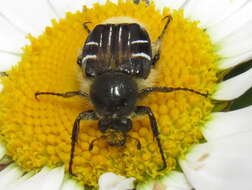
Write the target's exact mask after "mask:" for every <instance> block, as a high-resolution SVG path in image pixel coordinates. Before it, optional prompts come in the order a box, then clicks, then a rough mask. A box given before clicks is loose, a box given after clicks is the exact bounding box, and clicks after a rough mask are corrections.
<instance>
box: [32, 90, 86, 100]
mask: <svg viewBox="0 0 252 190" xmlns="http://www.w3.org/2000/svg"><path fill="white" fill-rule="evenodd" d="M40 95H53V96H61V97H63V98H70V97H73V96H82V97H88V94H87V93H86V92H81V91H71V92H65V93H56V92H36V93H35V98H36V99H38V96H40Z"/></svg>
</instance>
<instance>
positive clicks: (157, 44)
mask: <svg viewBox="0 0 252 190" xmlns="http://www.w3.org/2000/svg"><path fill="white" fill-rule="evenodd" d="M164 19H167V21H166V23H165V26H164V28H163V30H162V32H161V34H160V35H159V36H158V39H157V40H156V41H155V42H154V43H153V44H152V46H153V52H152V54H153V55H154V56H153V58H152V65H155V64H156V62H158V60H159V59H160V48H161V43H162V39H163V38H164V35H165V33H166V31H167V29H168V26H169V24H170V22H171V21H172V16H171V15H168V16H166V17H164V18H163V19H162V20H164Z"/></svg>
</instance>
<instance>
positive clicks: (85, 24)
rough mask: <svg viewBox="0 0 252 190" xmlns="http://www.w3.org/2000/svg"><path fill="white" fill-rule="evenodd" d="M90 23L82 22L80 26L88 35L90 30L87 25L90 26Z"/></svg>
mask: <svg viewBox="0 0 252 190" xmlns="http://www.w3.org/2000/svg"><path fill="white" fill-rule="evenodd" d="M90 23H91V22H84V23H83V24H82V26H83V28H84V29H85V30H86V31H87V33H88V34H89V33H90V32H91V30H90V29H89V28H88V26H87V24H90Z"/></svg>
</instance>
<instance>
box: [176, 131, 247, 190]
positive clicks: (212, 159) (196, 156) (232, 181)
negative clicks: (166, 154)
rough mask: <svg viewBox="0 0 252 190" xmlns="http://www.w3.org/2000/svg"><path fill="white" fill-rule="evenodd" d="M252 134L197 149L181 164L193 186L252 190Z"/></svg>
mask: <svg viewBox="0 0 252 190" xmlns="http://www.w3.org/2000/svg"><path fill="white" fill-rule="evenodd" d="M251 138H252V132H248V133H241V134H239V135H233V136H229V137H228V138H224V139H218V140H216V141H214V142H209V143H205V144H200V145H196V146H195V147H194V148H193V149H192V150H191V152H190V153H189V154H188V155H187V156H186V159H185V160H180V166H181V167H182V170H183V171H184V173H185V175H186V177H187V178H188V180H189V182H190V184H192V186H193V187H194V188H195V189H197V190H225V189H228V190H238V189H242V190H251V189H252V181H251V176H252V164H251V157H252V149H251V147H252V141H251Z"/></svg>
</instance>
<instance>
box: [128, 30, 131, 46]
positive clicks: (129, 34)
mask: <svg viewBox="0 0 252 190" xmlns="http://www.w3.org/2000/svg"><path fill="white" fill-rule="evenodd" d="M130 39H131V33H130V31H129V33H128V46H130Z"/></svg>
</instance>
